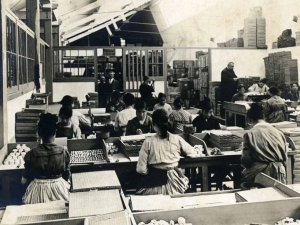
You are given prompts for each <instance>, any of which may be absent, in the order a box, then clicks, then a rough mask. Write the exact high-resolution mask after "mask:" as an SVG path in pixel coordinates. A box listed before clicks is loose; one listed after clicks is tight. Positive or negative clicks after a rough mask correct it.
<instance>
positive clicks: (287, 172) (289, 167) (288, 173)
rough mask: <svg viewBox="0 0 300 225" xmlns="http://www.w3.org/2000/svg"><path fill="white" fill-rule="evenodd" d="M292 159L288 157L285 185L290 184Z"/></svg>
mask: <svg viewBox="0 0 300 225" xmlns="http://www.w3.org/2000/svg"><path fill="white" fill-rule="evenodd" d="M292 157H293V156H288V160H287V165H286V175H287V183H288V184H292V183H293V178H292Z"/></svg>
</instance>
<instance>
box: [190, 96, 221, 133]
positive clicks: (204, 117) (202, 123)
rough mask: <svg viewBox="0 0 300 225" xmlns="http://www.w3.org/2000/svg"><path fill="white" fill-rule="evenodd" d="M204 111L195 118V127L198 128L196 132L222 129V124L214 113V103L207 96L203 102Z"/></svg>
mask: <svg viewBox="0 0 300 225" xmlns="http://www.w3.org/2000/svg"><path fill="white" fill-rule="evenodd" d="M201 108H202V112H200V115H199V116H197V117H196V118H195V119H194V120H193V127H195V128H196V133H201V132H202V131H204V130H220V129H221V128H220V124H219V121H218V119H217V118H216V117H214V113H213V105H212V103H211V101H210V99H208V98H205V100H204V101H203V102H202V107H201Z"/></svg>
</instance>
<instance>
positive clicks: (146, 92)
mask: <svg viewBox="0 0 300 225" xmlns="http://www.w3.org/2000/svg"><path fill="white" fill-rule="evenodd" d="M143 80H144V82H143V83H142V84H141V85H140V89H139V91H140V94H141V99H142V100H143V101H144V102H146V104H147V109H148V108H149V107H150V105H151V102H152V99H153V94H152V93H153V92H154V82H155V79H154V78H152V79H150V77H148V76H144V78H143ZM153 106H154V105H153ZM150 108H151V107H150Z"/></svg>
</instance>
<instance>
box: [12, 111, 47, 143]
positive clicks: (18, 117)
mask: <svg viewBox="0 0 300 225" xmlns="http://www.w3.org/2000/svg"><path fill="white" fill-rule="evenodd" d="M41 113H45V110H43V109H23V110H22V112H17V113H16V114H15V121H16V123H15V124H16V126H15V138H16V142H31V141H37V139H38V134H37V124H38V120H39V116H40V114H41Z"/></svg>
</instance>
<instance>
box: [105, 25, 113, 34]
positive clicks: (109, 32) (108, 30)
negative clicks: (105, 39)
mask: <svg viewBox="0 0 300 225" xmlns="http://www.w3.org/2000/svg"><path fill="white" fill-rule="evenodd" d="M105 27H106V30H107V32H108V34H109V36H112V35H113V34H112V32H111V30H110V28H109V26H108V25H106V26H105Z"/></svg>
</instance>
